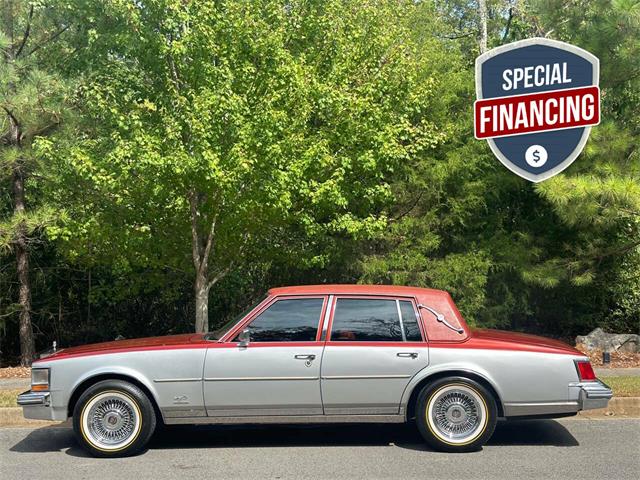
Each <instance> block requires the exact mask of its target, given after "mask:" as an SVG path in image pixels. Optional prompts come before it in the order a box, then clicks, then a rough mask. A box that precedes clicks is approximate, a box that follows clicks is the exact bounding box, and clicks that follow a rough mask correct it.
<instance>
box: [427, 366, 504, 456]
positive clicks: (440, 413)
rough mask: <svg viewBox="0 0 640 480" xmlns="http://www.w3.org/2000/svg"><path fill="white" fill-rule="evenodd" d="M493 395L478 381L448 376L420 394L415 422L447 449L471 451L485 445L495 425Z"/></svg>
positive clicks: (432, 440)
mask: <svg viewBox="0 0 640 480" xmlns="http://www.w3.org/2000/svg"><path fill="white" fill-rule="evenodd" d="M497 410H498V409H497V406H496V401H495V399H494V398H493V395H491V393H489V392H488V391H487V389H486V388H484V387H483V386H482V385H480V384H479V383H478V382H475V381H473V380H471V379H468V378H464V377H448V378H443V379H440V380H437V381H435V382H433V383H432V384H430V385H427V386H426V387H424V388H423V389H422V391H421V392H420V393H419V394H418V399H417V405H416V424H417V425H418V430H420V433H421V434H422V436H423V437H424V438H425V440H426V441H427V443H429V445H431V446H432V447H433V448H434V449H436V450H440V451H444V452H469V451H474V450H478V449H479V448H480V447H482V445H484V444H485V443H486V442H487V440H489V438H491V435H493V431H494V429H495V427H496V422H497Z"/></svg>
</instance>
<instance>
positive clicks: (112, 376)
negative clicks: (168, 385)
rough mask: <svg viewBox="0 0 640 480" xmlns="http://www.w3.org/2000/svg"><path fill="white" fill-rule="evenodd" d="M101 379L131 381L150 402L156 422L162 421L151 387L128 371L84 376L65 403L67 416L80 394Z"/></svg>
mask: <svg viewBox="0 0 640 480" xmlns="http://www.w3.org/2000/svg"><path fill="white" fill-rule="evenodd" d="M103 380H122V381H124V382H128V383H131V384H133V385H135V386H136V387H138V388H139V389H140V390H142V391H143V392H144V393H145V395H146V396H147V398H149V401H150V402H151V405H153V410H154V412H155V414H156V421H158V422H163V423H164V420H163V418H162V413H161V411H160V408H159V406H158V401H157V399H156V397H155V395H154V393H153V392H152V391H151V389H150V388H149V387H148V386H147V385H145V384H144V383H143V382H141V381H140V380H138V379H137V378H136V377H135V376H133V375H130V374H128V373H122V372H100V373H95V374H94V375H90V376H88V377H86V378H84V379H83V380H82V381H80V382H79V383H78V384H77V385H76V386H75V387H74V389H73V392H72V393H71V396H70V397H69V402H68V404H67V417H68V418H70V417H73V410H74V409H75V407H76V404H77V403H78V400H79V399H80V396H81V395H82V394H83V393H84V392H85V391H86V390H87V389H88V388H89V387H91V386H92V385H95V384H96V383H98V382H102V381H103Z"/></svg>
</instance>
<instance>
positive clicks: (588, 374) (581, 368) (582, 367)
mask: <svg viewBox="0 0 640 480" xmlns="http://www.w3.org/2000/svg"><path fill="white" fill-rule="evenodd" d="M576 368H577V369H578V377H580V380H595V379H596V374H595V372H594V371H593V367H592V366H591V362H589V361H578V362H576Z"/></svg>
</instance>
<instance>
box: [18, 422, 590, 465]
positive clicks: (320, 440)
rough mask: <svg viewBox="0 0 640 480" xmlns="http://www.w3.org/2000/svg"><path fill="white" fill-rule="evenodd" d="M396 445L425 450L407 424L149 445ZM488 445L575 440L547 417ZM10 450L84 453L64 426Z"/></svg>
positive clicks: (506, 426) (280, 428)
mask: <svg viewBox="0 0 640 480" xmlns="http://www.w3.org/2000/svg"><path fill="white" fill-rule="evenodd" d="M368 445H370V446H393V445H395V446H397V447H399V448H406V449H410V450H421V451H430V448H429V447H428V446H427V445H426V444H425V443H424V442H423V440H422V437H421V436H420V434H419V433H418V432H417V430H416V428H415V427H414V426H413V425H399V424H397V425H396V424H394V425H385V424H381V425H304V426H303V425H260V426H245V425H243V426H240V425H237V426H236V425H234V426H209V425H207V426H205V425H203V426H187V425H184V426H182V425H181V426H172V427H165V428H163V429H161V430H160V431H158V432H157V433H156V434H155V435H154V437H153V438H152V440H151V442H150V444H149V449H150V450H164V449H177V448H257V447H260V448H268V447H283V446H290V447H308V446H311V447H322V446H325V447H349V446H368ZM488 445H489V446H492V445H540V446H555V447H573V446H577V445H579V443H578V441H577V440H576V439H575V438H574V436H573V435H572V434H571V433H570V432H569V431H568V430H567V429H566V428H565V427H564V425H562V424H560V423H558V422H556V421H553V420H528V421H514V422H499V423H498V426H497V427H496V431H495V433H494V435H493V437H492V438H491V440H490V441H489V443H488ZM11 451H12V452H30V453H40V452H54V451H65V453H67V454H68V455H72V456H80V457H87V456H88V454H86V453H85V451H84V450H82V449H81V448H80V447H79V446H78V444H77V443H76V441H75V439H74V437H73V432H72V430H71V429H69V428H60V427H46V428H40V429H37V430H33V431H32V432H30V433H29V434H28V435H27V436H26V437H25V438H24V439H22V440H21V441H20V442H18V443H17V444H15V445H14V446H13V447H11Z"/></svg>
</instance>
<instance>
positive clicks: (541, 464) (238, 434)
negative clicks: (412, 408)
mask: <svg viewBox="0 0 640 480" xmlns="http://www.w3.org/2000/svg"><path fill="white" fill-rule="evenodd" d="M639 473H640V419H625V420H618V419H606V420H600V419H598V420H586V419H564V420H536V421H527V422H512V423H499V424H498V428H497V430H496V433H495V435H494V437H493V439H492V440H491V441H490V443H489V444H488V445H487V446H486V447H485V448H484V449H483V450H482V451H480V452H476V453H471V454H456V455H454V454H443V453H436V452H433V451H431V450H429V449H428V448H427V447H426V446H424V445H423V444H422V442H421V441H420V437H419V436H418V434H417V433H415V431H414V430H413V429H412V428H411V427H410V426H404V425H375V426H374V425H342V426H327V425H322V426H264V427H239V426H234V427H211V426H206V427H204V426H201V427H173V428H169V429H167V430H166V431H164V432H162V433H161V434H160V435H158V436H157V437H156V438H154V440H153V441H152V444H151V445H150V448H149V450H148V451H147V452H145V453H144V454H142V455H140V456H137V457H133V458H125V459H109V460H101V459H95V458H90V457H88V456H87V455H86V454H85V453H84V451H83V450H81V449H80V448H79V447H78V446H77V445H76V443H75V441H74V439H73V434H72V432H71V430H70V429H68V428H61V427H43V428H40V429H28V428H4V429H0V477H1V478H2V479H3V480H12V479H21V480H22V479H28V478H38V479H47V480H49V479H58V478H59V479H67V480H73V479H92V480H94V479H102V478H105V479H106V478H108V479H114V480H115V479H126V480H142V479H147V478H149V479H154V480H165V479H171V480H178V479H179V480H182V479H185V478H202V479H219V478H271V479H285V478H292V479H303V478H330V479H338V478H368V479H372V478H394V479H406V478H421V479H438V480H440V479H449V478H465V479H492V480H494V479H496V480H497V479H509V480H512V479H527V478H530V479H536V480H539V479H543V478H551V479H562V480H569V479H574V478H575V479H580V480H586V479H606V478H611V479H615V480H622V479H637V478H639V476H638V475H639Z"/></svg>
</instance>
